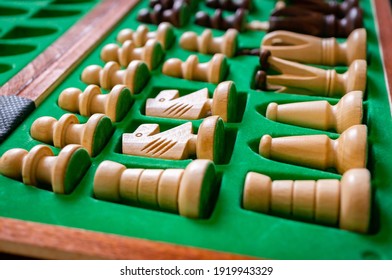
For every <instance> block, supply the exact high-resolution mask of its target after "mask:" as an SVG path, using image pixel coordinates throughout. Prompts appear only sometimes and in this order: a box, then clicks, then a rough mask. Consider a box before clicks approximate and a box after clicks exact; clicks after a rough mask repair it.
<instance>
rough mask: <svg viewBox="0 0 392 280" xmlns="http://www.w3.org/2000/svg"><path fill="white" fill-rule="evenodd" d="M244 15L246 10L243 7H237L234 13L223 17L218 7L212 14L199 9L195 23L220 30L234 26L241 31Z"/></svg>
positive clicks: (243, 28) (244, 26)
mask: <svg viewBox="0 0 392 280" xmlns="http://www.w3.org/2000/svg"><path fill="white" fill-rule="evenodd" d="M246 15H247V12H246V10H244V9H237V11H236V12H235V14H233V15H231V16H227V17H225V18H224V17H223V14H222V10H220V9H217V10H216V11H215V13H214V14H213V15H212V16H209V15H208V14H207V13H206V12H203V11H200V12H198V13H197V14H196V16H195V23H196V24H198V25H201V26H205V27H210V28H214V29H220V30H227V29H229V28H234V29H237V30H238V31H239V32H241V31H244V30H245V28H246Z"/></svg>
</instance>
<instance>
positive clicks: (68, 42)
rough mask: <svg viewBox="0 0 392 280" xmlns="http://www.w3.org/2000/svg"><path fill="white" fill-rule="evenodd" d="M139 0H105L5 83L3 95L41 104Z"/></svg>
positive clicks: (2, 88)
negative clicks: (15, 96)
mask: <svg viewBox="0 0 392 280" xmlns="http://www.w3.org/2000/svg"><path fill="white" fill-rule="evenodd" d="M138 2H139V0H104V1H103V2H102V3H101V4H99V5H98V6H97V7H96V8H95V9H93V10H92V11H91V12H90V13H89V14H88V15H87V16H86V17H84V18H83V19H82V20H81V21H80V22H78V23H77V24H75V25H74V26H73V27H72V28H71V29H70V30H68V31H67V32H66V33H65V34H64V35H63V36H62V37H60V38H59V39H58V40H57V41H56V42H54V43H53V44H52V45H51V46H50V47H49V48H48V49H46V51H45V52H43V53H42V54H41V55H39V56H38V57H37V58H36V59H35V60H34V61H32V62H31V63H30V64H28V65H27V66H26V67H25V68H23V69H22V70H21V71H20V72H19V73H18V74H17V75H15V76H14V78H12V79H11V80H10V81H8V82H7V83H6V84H5V85H4V86H3V87H1V88H0V95H18V96H20V97H25V98H28V99H30V100H33V101H34V103H35V104H36V106H38V105H39V104H40V103H41V102H42V101H43V100H44V99H45V98H46V97H47V95H48V94H49V93H50V92H51V91H52V90H53V89H54V88H55V87H56V86H57V85H58V84H59V83H61V82H62V81H63V80H64V79H65V77H67V75H68V74H69V73H70V72H71V71H72V70H73V69H74V68H75V67H76V66H77V65H78V64H79V63H80V62H81V61H82V60H83V58H84V57H85V56H86V55H88V54H89V52H90V51H91V50H92V49H93V48H94V47H95V46H96V45H97V44H99V43H100V42H101V41H102V39H103V38H104V37H105V35H106V34H108V33H109V32H110V31H111V30H112V29H113V28H114V26H115V25H116V24H117V23H118V22H119V21H120V20H121V19H122V18H124V16H126V15H127V14H128V12H129V11H130V10H131V9H132V8H133V7H134V6H135V5H136V4H137V3H138Z"/></svg>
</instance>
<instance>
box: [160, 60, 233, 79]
mask: <svg viewBox="0 0 392 280" xmlns="http://www.w3.org/2000/svg"><path fill="white" fill-rule="evenodd" d="M228 68H229V66H228V64H227V58H226V56H224V55H223V54H215V55H214V56H213V57H212V59H211V60H210V61H209V62H205V63H199V58H198V57H197V56H196V55H190V56H189V57H188V59H187V60H186V61H185V62H182V61H181V60H179V59H178V58H171V59H169V60H167V61H166V62H165V63H164V64H163V69H162V72H163V74H165V75H168V76H172V77H176V78H182V79H186V80H191V81H203V82H209V83H215V84H217V83H220V82H221V81H223V79H224V78H225V76H226V73H227V71H228Z"/></svg>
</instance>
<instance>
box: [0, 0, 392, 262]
mask: <svg viewBox="0 0 392 280" xmlns="http://www.w3.org/2000/svg"><path fill="white" fill-rule="evenodd" d="M58 2H67V1H66V0H64V1H58ZM254 2H255V7H254V9H253V10H252V11H251V12H250V14H249V19H248V20H249V21H250V20H256V19H258V20H265V19H267V18H268V15H269V13H270V12H271V11H272V9H273V6H274V4H275V1H269V0H268V1H267V0H263V1H254ZM147 4H148V3H147V1H142V2H141V3H140V4H138V5H137V6H136V8H135V9H134V10H133V11H131V12H130V13H129V15H127V17H126V18H125V19H124V20H123V21H122V22H120V23H119V25H118V26H117V27H116V28H115V29H114V30H113V32H112V33H111V34H109V35H108V37H107V38H105V40H104V41H103V42H102V43H101V44H100V45H99V46H98V47H97V48H96V49H95V50H93V51H92V52H91V54H90V55H89V56H87V57H86V58H85V59H84V60H83V61H81V63H80V65H79V66H78V67H77V68H76V69H75V70H74V71H73V72H72V73H70V74H69V76H68V77H67V78H66V79H65V80H64V81H63V82H62V83H61V84H60V85H59V86H58V87H57V88H56V89H54V90H53V92H52V94H50V95H49V96H48V98H47V99H46V100H45V101H44V102H43V103H42V105H40V107H38V108H37V109H36V110H35V111H34V112H33V113H32V114H31V115H30V116H29V117H28V118H27V119H26V120H25V121H24V122H23V123H22V124H21V125H20V126H19V127H18V128H17V129H16V131H15V132H14V133H13V134H11V135H10V136H9V137H8V138H7V139H6V140H5V141H4V142H3V143H2V144H1V145H0V154H3V153H4V152H5V151H7V150H8V149H11V148H16V147H20V148H24V149H27V150H31V148H32V147H34V146H35V145H37V144H40V143H39V142H38V141H36V140H33V139H32V138H31V137H30V133H29V129H30V127H31V124H32V123H33V122H34V120H36V119H37V118H39V117H41V116H46V115H51V116H53V117H55V118H59V117H61V115H63V114H64V113H67V112H66V111H65V110H62V109H61V108H60V107H58V105H57V100H58V96H59V94H60V93H61V92H62V91H63V90H64V89H66V88H68V87H77V88H80V89H84V88H85V87H86V85H85V84H84V83H83V82H82V81H81V80H80V75H81V73H82V71H83V70H84V69H85V68H86V67H87V66H89V65H93V64H98V65H101V66H103V65H104V63H103V62H102V61H101V60H100V51H101V49H102V47H103V46H104V45H106V44H108V43H113V42H115V38H116V36H117V34H118V32H119V31H120V30H121V29H123V28H131V29H134V30H135V29H136V28H137V27H138V26H139V22H137V21H136V17H137V14H138V11H139V10H140V9H142V8H146V7H147ZM360 5H361V7H362V8H363V10H364V25H365V27H366V30H367V36H368V41H367V48H368V58H369V61H368V72H367V89H366V92H365V94H364V117H363V123H364V124H366V125H367V126H368V163H367V168H368V169H369V170H370V172H371V175H372V193H373V197H372V200H373V206H372V207H373V209H372V216H371V226H370V231H369V233H368V234H359V233H356V232H349V231H345V230H341V229H339V228H338V227H328V226H323V225H319V224H316V223H311V222H305V221H299V220H295V219H290V218H287V217H279V216H274V215H267V214H261V213H256V212H252V211H249V210H245V209H244V208H243V207H242V196H243V188H244V182H245V177H246V174H247V173H248V172H250V171H253V172H258V173H262V174H265V175H267V176H270V177H271V178H272V179H273V180H318V179H340V178H341V175H339V174H338V173H336V172H335V171H334V170H326V171H322V170H317V169H313V168H307V167H303V166H298V165H292V164H288V163H283V162H278V161H275V160H271V159H267V158H264V157H262V156H261V155H259V154H258V147H259V142H260V138H261V137H262V136H263V135H265V134H269V135H271V136H272V137H280V136H291V135H314V134H324V135H327V136H329V137H331V138H333V139H336V138H338V137H339V134H337V133H334V132H333V131H321V130H316V129H309V128H304V127H298V126H294V125H289V124H283V123H278V122H274V121H271V120H268V119H267V118H266V117H265V113H266V108H267V106H268V104H269V103H270V102H276V103H278V104H282V103H291V102H300V101H315V100H327V101H329V102H330V103H331V104H336V103H337V102H338V101H339V99H337V98H330V97H321V96H306V95H297V94H286V93H275V92H263V91H258V90H254V89H252V88H253V86H252V83H253V78H254V75H255V72H256V70H257V69H258V68H259V59H258V57H256V56H235V57H233V58H227V65H228V67H229V71H228V73H227V76H226V77H225V80H232V81H234V83H235V86H236V88H237V92H238V95H237V97H238V102H237V103H238V107H237V108H236V109H237V114H236V116H235V118H234V121H232V122H227V123H224V124H223V125H224V137H219V139H217V141H216V145H217V146H221V147H224V149H223V151H222V161H221V162H219V163H217V164H215V169H216V173H217V180H216V181H217V184H218V186H219V192H218V193H217V194H216V196H215V198H214V199H213V201H212V202H209V206H210V207H212V209H210V210H211V211H210V213H209V214H208V215H206V218H205V219H189V218H186V217H183V216H180V215H178V214H174V213H169V212H164V211H159V210H157V209H148V208H143V207H138V206H136V205H126V204H122V203H115V202H109V201H103V200H99V199H96V198H95V197H94V195H93V181H94V174H95V172H96V170H97V167H98V165H99V164H100V163H101V162H102V161H104V160H111V161H116V162H118V163H120V164H123V165H125V166H126V167H127V168H154V169H166V168H182V169H185V168H186V166H187V165H188V164H189V163H190V162H191V161H192V159H185V160H167V159H158V158H146V157H138V156H129V155H124V154H122V153H121V150H122V148H121V146H122V143H121V139H122V135H123V134H124V133H132V132H133V131H134V130H135V129H136V128H137V127H138V126H139V125H140V124H143V123H157V124H159V125H160V128H161V131H163V130H166V129H170V128H173V127H175V126H178V125H181V124H184V123H186V122H187V120H179V119H168V118H158V117H149V116H146V115H145V108H144V107H145V104H146V99H147V98H153V97H155V96H157V94H158V93H159V91H160V90H164V89H178V90H179V91H180V95H181V96H182V95H185V94H188V93H190V92H194V91H196V90H199V89H202V88H205V87H206V88H207V89H208V91H209V94H210V97H212V94H213V92H214V90H215V88H216V86H217V85H216V84H209V83H206V82H199V81H186V80H183V79H178V78H173V77H169V76H166V75H163V74H162V63H161V64H160V65H159V66H158V67H157V68H156V69H154V70H153V71H151V77H150V79H149V80H148V81H146V80H145V79H144V78H143V76H144V75H145V73H147V69H144V70H143V71H140V73H138V75H140V76H138V77H137V78H136V80H138V81H141V82H140V85H138V89H139V90H140V93H138V94H134V96H133V97H134V102H133V104H132V105H131V107H130V108H129V109H127V110H126V113H124V114H125V116H124V118H122V119H121V121H118V122H115V123H113V127H114V131H113V134H112V136H111V138H110V139H109V140H108V142H107V143H106V145H104V146H103V149H102V151H100V152H99V153H98V154H97V155H96V156H95V157H93V158H91V161H92V164H91V166H90V168H88V169H87V171H86V172H85V174H84V176H83V177H82V178H81V180H80V183H79V184H78V185H77V186H76V188H75V189H74V190H72V191H71V192H69V194H67V195H56V194H53V193H52V192H49V191H46V190H41V189H38V188H32V187H29V186H25V185H24V184H22V183H20V182H17V181H15V180H12V179H9V178H6V177H4V176H0V198H1V199H0V209H1V211H0V212H1V215H2V216H4V217H12V218H17V219H22V220H27V221H37V222H42V223H47V224H54V225H64V226H67V227H73V228H83V229H87V230H93V231H98V232H104V233H111V234H118V235H122V236H129V237H137V238H144V239H148V240H154V241H163V242H169V243H174V244H179V245H189V246H193V247H201V248H207V249H213V250H219V251H224V252H232V253H240V254H246V255H251V256H255V257H263V258H273V259H392V235H391V234H390V232H391V230H392V211H391V207H390V206H391V205H392V173H391V172H390V170H391V167H392V166H391V162H392V152H391V145H390V139H391V138H392V121H391V117H390V108H389V101H388V92H387V88H386V82H385V79H384V74H385V73H384V70H383V65H382V60H381V55H380V48H379V47H380V46H379V41H378V38H377V30H376V27H375V19H374V10H373V7H372V5H371V1H370V0H364V1H360ZM198 9H199V10H200V9H202V10H205V11H208V12H209V13H210V14H212V13H213V9H210V8H207V7H206V6H205V5H204V4H202V3H199V8H198ZM198 9H196V10H198ZM83 12H87V10H86V11H83ZM225 14H226V13H225ZM227 14H229V13H227ZM193 22H194V12H192V15H191V17H190V18H189V22H188V23H187V24H186V25H185V26H184V27H182V28H175V35H176V40H175V42H174V43H173V45H172V47H171V48H170V49H168V50H166V53H165V57H164V60H165V61H166V60H168V59H169V58H174V57H177V58H179V59H181V60H182V61H185V60H186V58H187V57H188V56H189V55H191V54H196V53H193V52H189V51H185V50H183V49H181V48H180V46H179V39H180V36H181V34H182V33H183V32H185V31H188V30H191V31H194V32H196V33H198V34H201V33H202V31H203V29H204V28H203V27H200V26H197V25H195V24H193ZM149 28H150V30H155V29H156V28H157V27H156V26H154V25H149ZM213 34H214V36H218V35H219V36H220V35H222V34H223V32H222V31H218V30H213ZM264 35H265V33H264V32H252V31H247V32H245V33H240V34H239V38H238V42H239V46H240V47H241V48H258V47H259V44H260V40H261V39H262V37H263V36H264ZM339 41H344V40H339ZM197 56H198V57H199V59H200V61H201V62H205V61H207V60H210V59H211V57H212V55H203V54H197ZM0 62H1V61H0ZM336 69H337V70H338V72H340V73H342V72H345V71H346V70H347V67H341V66H339V67H336ZM8 72H11V71H8ZM6 73H7V72H6ZM124 103H126V102H124ZM124 110H125V109H124ZM79 119H80V120H81V123H84V122H86V121H87V117H79ZM202 121H203V119H201V120H192V121H191V122H192V125H193V128H194V132H197V131H199V129H200V126H201V123H202ZM218 126H219V127H220V124H219V125H218ZM219 130H221V128H219ZM220 141H221V142H220ZM222 142H224V143H222ZM221 143H222V144H221ZM52 149H53V150H55V151H56V153H58V152H59V149H55V148H52ZM75 161H76V159H75ZM70 172H71V171H70ZM80 172H82V171H80ZM71 173H72V172H71ZM203 201H204V200H203ZM32 202H33V203H34V207H33V208H29V211H26V205H29V204H31V203H32ZM47 209H50V211H51V213H53V214H52V215H47ZM80 213H83V215H80ZM97 213H99V215H97Z"/></svg>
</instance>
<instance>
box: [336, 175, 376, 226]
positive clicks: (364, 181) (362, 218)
mask: <svg viewBox="0 0 392 280" xmlns="http://www.w3.org/2000/svg"><path fill="white" fill-rule="evenodd" d="M370 217H371V178H370V172H369V170H367V169H365V168H358V169H350V170H348V171H347V172H345V173H344V174H343V177H342V180H341V191H340V215H339V227H340V228H341V229H345V230H350V231H355V232H360V233H367V232H368V230H369V223H370Z"/></svg>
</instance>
